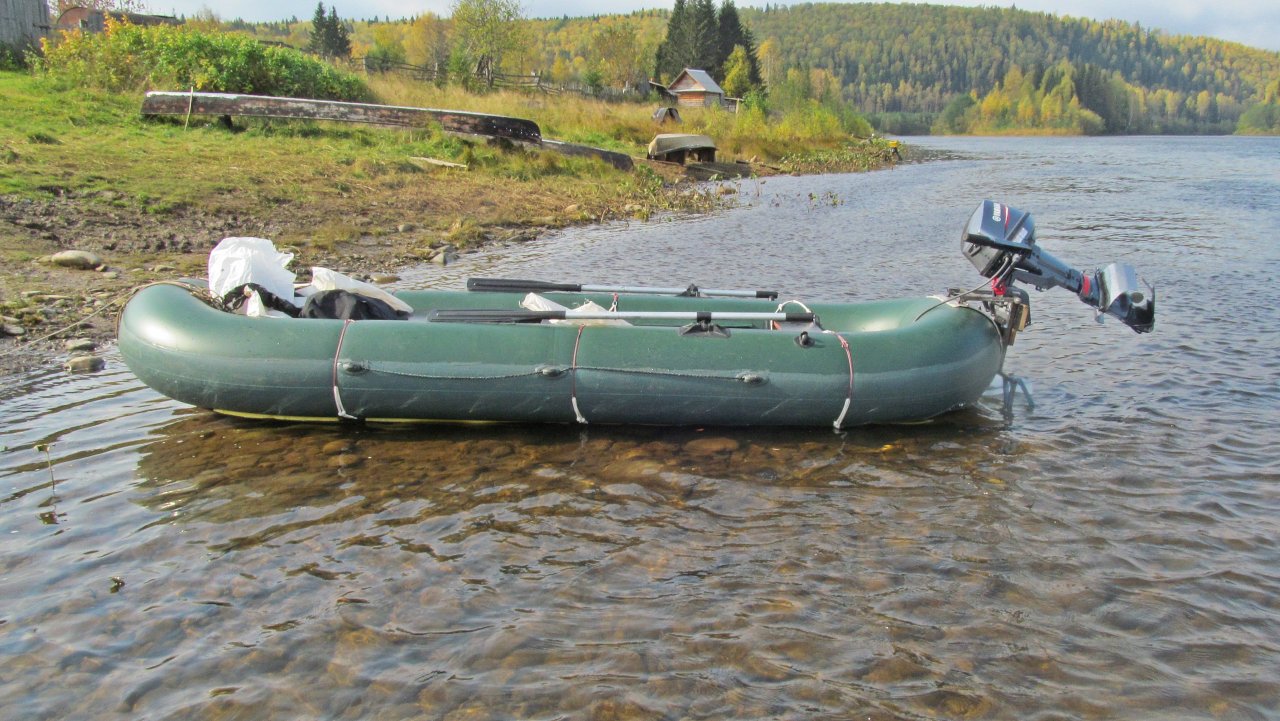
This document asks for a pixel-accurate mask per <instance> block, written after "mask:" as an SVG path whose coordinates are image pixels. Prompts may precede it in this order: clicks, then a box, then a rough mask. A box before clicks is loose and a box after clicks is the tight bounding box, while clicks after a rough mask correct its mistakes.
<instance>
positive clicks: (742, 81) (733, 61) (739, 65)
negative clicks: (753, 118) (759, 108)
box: [721, 45, 756, 98]
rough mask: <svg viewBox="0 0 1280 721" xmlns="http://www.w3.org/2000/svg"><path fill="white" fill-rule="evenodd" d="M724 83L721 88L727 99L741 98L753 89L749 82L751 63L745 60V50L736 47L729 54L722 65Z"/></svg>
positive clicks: (752, 84) (753, 84)
mask: <svg viewBox="0 0 1280 721" xmlns="http://www.w3.org/2000/svg"><path fill="white" fill-rule="evenodd" d="M724 67H725V73H724V82H723V83H722V84H721V87H723V88H724V92H725V94H726V95H728V96H729V97H733V98H741V97H743V96H745V95H746V94H747V93H749V92H751V89H752V88H753V87H755V85H756V84H755V83H752V82H751V61H750V60H749V59H748V58H747V49H746V48H744V47H742V46H741V45H738V46H736V47H734V48H733V52H732V53H730V54H729V59H728V60H726V61H725V64H724Z"/></svg>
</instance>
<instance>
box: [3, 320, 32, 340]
mask: <svg viewBox="0 0 1280 721" xmlns="http://www.w3.org/2000/svg"><path fill="white" fill-rule="evenodd" d="M3 331H4V334H5V335H11V336H14V337H18V336H24V335H26V334H27V329H26V328H23V327H22V326H20V325H18V324H16V323H5V324H4V327H3Z"/></svg>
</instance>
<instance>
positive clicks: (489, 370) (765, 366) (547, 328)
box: [119, 285, 1005, 427]
mask: <svg viewBox="0 0 1280 721" xmlns="http://www.w3.org/2000/svg"><path fill="white" fill-rule="evenodd" d="M399 297H401V298H402V299H404V300H406V301H407V302H409V303H410V304H411V305H412V306H413V307H414V308H415V313H414V316H413V318H411V319H410V320H408V321H373V320H367V321H357V322H343V321H337V320H314V319H310V320H294V319H258V318H246V317H243V316H238V315H232V314H228V313H225V312H222V311H220V310H217V309H214V308H212V307H210V306H209V305H207V304H206V303H204V302H203V301H201V300H200V299H198V298H197V297H196V296H195V295H193V294H192V293H191V292H189V291H188V290H187V289H185V288H183V287H180V286H178V285H155V286H150V287H147V288H144V289H142V290H141V291H139V292H138V293H137V294H136V295H135V296H134V297H133V299H132V300H130V302H129V303H128V305H127V306H126V307H125V309H124V311H123V312H122V314H121V318H120V326H119V347H120V352H121V354H122V355H123V357H124V359H125V361H126V363H128V365H129V367H130V368H131V369H132V370H133V371H134V373H136V374H137V375H138V377H139V378H140V379H141V380H142V381H143V382H144V383H146V384H147V385H148V386H150V387H152V388H154V389H155V390H157V391H159V392H160V393H162V394H164V395H166V396H169V397H171V398H173V399H175V400H178V401H181V402H183V403H188V404H191V405H194V406H198V407H201V408H208V409H212V410H216V411H219V412H223V413H231V414H239V415H251V416H266V417H273V418H286V419H308V420H336V419H338V418H340V417H354V418H359V419H365V420H392V421H408V420H443V421H509V422H549V423H575V422H588V423H609V424H656V425H766V426H769V425H776V426H831V425H833V424H835V425H838V426H840V427H845V426H852V425H860V424H868V423H891V422H900V421H911V420H920V419H926V418H930V417H933V416H936V415H938V414H941V413H944V412H947V411H949V410H952V409H955V408H957V407H961V406H964V405H967V404H971V403H973V402H974V401H976V400H977V399H978V398H979V396H980V395H981V394H982V393H983V391H984V390H985V389H986V388H987V387H988V386H989V385H990V383H991V381H992V379H993V378H994V376H995V375H996V374H997V373H998V372H999V370H1000V367H1001V364H1002V362H1003V358H1004V350H1005V348H1004V344H1003V341H1002V339H1001V334H1000V331H999V329H998V328H997V327H996V326H995V324H994V323H993V322H992V321H991V320H990V319H989V318H988V317H987V316H986V315H984V314H982V313H980V312H978V311H976V310H973V309H970V308H967V307H956V306H953V305H942V306H939V305H938V301H937V300H936V299H932V298H911V299H902V300H891V301H880V302H872V303H858V304H822V303H818V304H810V307H811V308H812V309H813V311H815V312H816V313H817V314H818V315H819V317H820V318H821V320H822V323H823V325H824V327H826V328H827V329H829V330H837V331H838V333H835V332H831V333H822V332H815V331H812V330H811V331H810V332H809V334H808V338H809V339H811V341H812V342H811V343H809V344H807V345H806V344H805V343H802V342H798V337H799V334H800V330H799V329H796V328H792V329H784V330H770V329H768V327H766V326H767V324H764V323H749V322H743V323H742V324H740V325H742V326H748V325H754V326H756V327H733V326H734V325H735V324H732V323H726V324H725V325H726V326H730V327H729V334H728V337H722V336H718V335H707V334H696V333H695V334H683V335H682V334H681V333H680V329H679V328H678V327H676V326H675V325H673V324H670V323H668V324H658V322H656V321H654V322H651V324H648V325H642V324H637V325H632V326H601V325H588V326H578V325H570V324H554V325H553V324H528V323H456V322H455V323H447V322H429V321H428V320H426V314H427V312H428V311H429V310H431V309H459V308H468V309H478V308H488V309H514V308H515V307H516V304H517V303H518V302H519V299H520V296H519V295H515V294H511V293H475V292H471V293H466V292H407V293H400V294H399ZM550 297H553V298H554V299H555V300H556V301H558V302H559V303H561V304H563V305H566V306H576V305H577V304H578V303H580V302H581V301H583V300H586V299H594V300H596V301H597V302H600V303H602V304H603V305H608V304H609V303H610V302H611V298H610V297H609V296H601V295H592V294H571V293H557V294H551V296H550ZM775 308H776V303H773V302H770V301H766V300H759V301H757V300H741V299H706V298H676V297H647V296H623V297H622V299H621V301H620V309H623V310H646V311H655V310H657V311H665V310H691V311H697V310H705V311H713V312H719V311H734V310H743V311H772V310H774V309H775ZM931 308H932V309H931ZM930 309H931V310H930ZM926 310H928V312H925V311H926ZM922 313H923V315H921V314H922ZM644 322H645V321H640V322H639V323H644ZM800 340H803V339H800ZM842 340H843V341H844V342H841V341H842Z"/></svg>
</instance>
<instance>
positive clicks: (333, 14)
mask: <svg viewBox="0 0 1280 721" xmlns="http://www.w3.org/2000/svg"><path fill="white" fill-rule="evenodd" d="M325 31H326V38H327V40H328V51H329V52H328V53H326V54H327V55H329V56H330V57H335V58H349V57H351V34H350V33H349V32H347V25H346V23H344V22H342V21H341V20H339V19H338V8H337V7H335V6H333V5H330V6H329V22H328V27H326V28H325Z"/></svg>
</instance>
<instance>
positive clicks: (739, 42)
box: [708, 0, 761, 87]
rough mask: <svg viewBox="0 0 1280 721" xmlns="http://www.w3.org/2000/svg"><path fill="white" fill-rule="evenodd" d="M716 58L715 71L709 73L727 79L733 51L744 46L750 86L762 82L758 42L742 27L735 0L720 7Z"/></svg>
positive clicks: (726, 1) (728, 0) (726, 0)
mask: <svg viewBox="0 0 1280 721" xmlns="http://www.w3.org/2000/svg"><path fill="white" fill-rule="evenodd" d="M716 43H717V45H716V50H717V53H718V55H717V56H716V65H715V69H714V70H712V69H711V68H708V71H710V72H711V73H712V75H714V76H715V77H718V78H727V77H728V74H729V67H728V65H729V57H730V56H731V55H732V54H733V49H734V48H736V47H738V46H742V49H743V50H744V51H745V53H746V62H747V66H746V68H747V77H748V78H749V81H750V84H751V85H752V86H753V87H755V86H758V85H760V84H761V82H760V61H759V60H758V59H757V58H756V40H755V38H754V37H752V35H751V31H750V30H747V29H746V28H745V27H743V26H742V21H741V19H739V17H738V8H737V7H735V6H734V4H733V0H724V4H722V5H721V6H720V15H719V17H718V18H717V28H716Z"/></svg>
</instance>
